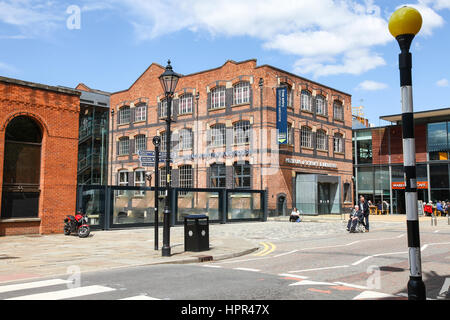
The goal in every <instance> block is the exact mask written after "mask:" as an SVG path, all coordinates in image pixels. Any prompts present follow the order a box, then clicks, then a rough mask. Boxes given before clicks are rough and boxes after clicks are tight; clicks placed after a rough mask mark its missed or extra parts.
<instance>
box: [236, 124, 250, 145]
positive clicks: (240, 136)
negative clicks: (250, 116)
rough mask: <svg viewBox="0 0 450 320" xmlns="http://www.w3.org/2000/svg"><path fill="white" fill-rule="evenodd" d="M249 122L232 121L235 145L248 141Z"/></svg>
mask: <svg viewBox="0 0 450 320" xmlns="http://www.w3.org/2000/svg"><path fill="white" fill-rule="evenodd" d="M250 128H251V124H250V121H248V120H239V121H237V122H235V123H233V141H234V144H235V145H238V144H248V143H250Z"/></svg>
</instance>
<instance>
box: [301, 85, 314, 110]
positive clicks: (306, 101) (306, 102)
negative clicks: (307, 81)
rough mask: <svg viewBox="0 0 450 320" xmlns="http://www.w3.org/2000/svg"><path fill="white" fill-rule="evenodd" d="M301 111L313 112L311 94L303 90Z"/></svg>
mask: <svg viewBox="0 0 450 320" xmlns="http://www.w3.org/2000/svg"><path fill="white" fill-rule="evenodd" d="M301 109H302V110H305V111H309V112H312V97H311V93H310V92H309V91H307V90H302V94H301Z"/></svg>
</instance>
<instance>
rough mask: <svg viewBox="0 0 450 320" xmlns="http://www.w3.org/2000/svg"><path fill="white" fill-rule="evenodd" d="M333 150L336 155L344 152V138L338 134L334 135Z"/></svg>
mask: <svg viewBox="0 0 450 320" xmlns="http://www.w3.org/2000/svg"><path fill="white" fill-rule="evenodd" d="M333 145H334V147H333V150H334V152H337V153H343V152H344V136H343V135H342V134H340V133H335V134H334V137H333Z"/></svg>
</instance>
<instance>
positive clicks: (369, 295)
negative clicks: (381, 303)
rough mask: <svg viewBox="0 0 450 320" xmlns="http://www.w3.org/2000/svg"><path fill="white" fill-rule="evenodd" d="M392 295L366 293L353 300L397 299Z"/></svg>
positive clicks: (374, 292) (373, 292)
mask: <svg viewBox="0 0 450 320" xmlns="http://www.w3.org/2000/svg"><path fill="white" fill-rule="evenodd" d="M395 297H396V296H393V295H391V294H387V293H381V292H376V291H364V292H362V293H360V294H359V295H357V296H356V297H354V298H353V300H361V299H380V298H395Z"/></svg>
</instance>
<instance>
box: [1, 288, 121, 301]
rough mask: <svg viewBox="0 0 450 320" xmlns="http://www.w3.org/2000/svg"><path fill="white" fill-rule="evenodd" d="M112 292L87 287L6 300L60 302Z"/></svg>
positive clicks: (110, 289)
mask: <svg viewBox="0 0 450 320" xmlns="http://www.w3.org/2000/svg"><path fill="white" fill-rule="evenodd" d="M114 290H116V289H113V288H108V287H103V286H88V287H78V288H73V289H66V290H59V291H52V292H45V293H37V294H31V295H27V296H21V297H15V298H11V299H6V300H60V299H69V298H76V297H81V296H87V295H91V294H97V293H103V292H109V291H114Z"/></svg>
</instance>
